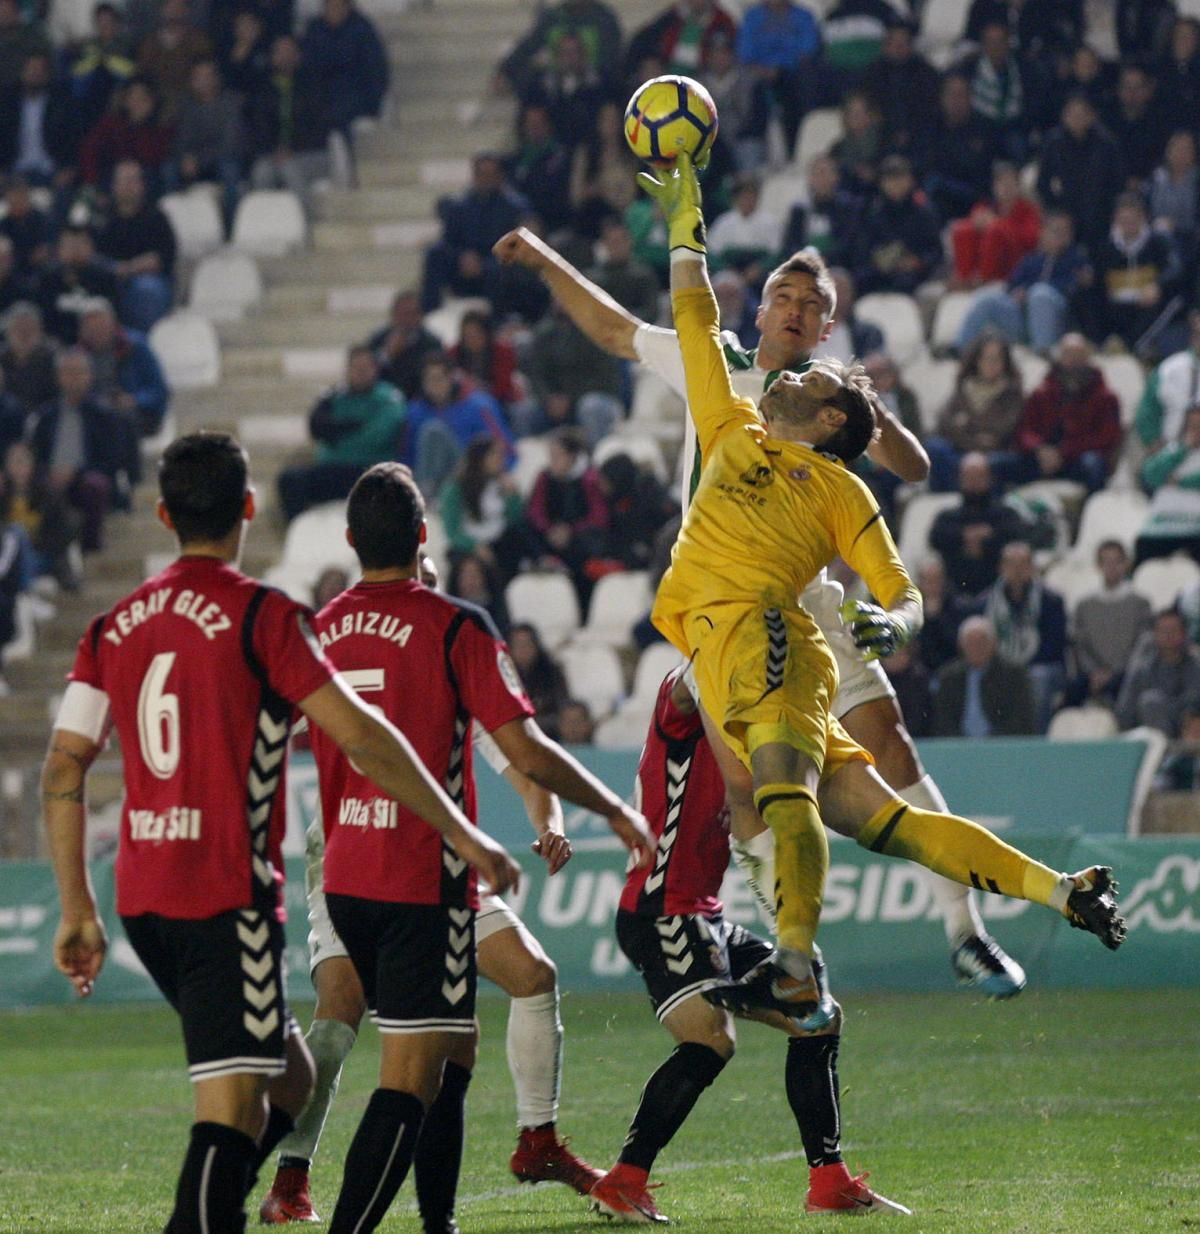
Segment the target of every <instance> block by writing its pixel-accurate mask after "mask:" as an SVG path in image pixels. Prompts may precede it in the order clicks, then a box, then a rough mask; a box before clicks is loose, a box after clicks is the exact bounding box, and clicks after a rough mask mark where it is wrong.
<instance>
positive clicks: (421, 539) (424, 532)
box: [417, 519, 429, 544]
mask: <svg viewBox="0 0 1200 1234" xmlns="http://www.w3.org/2000/svg"><path fill="white" fill-rule="evenodd" d="M428 539H429V524H428V523H427V522H425V520H424V519H422V520H421V534H420V535H419V536H418V537H417V543H418V544H424V543H425V541H426V540H428Z"/></svg>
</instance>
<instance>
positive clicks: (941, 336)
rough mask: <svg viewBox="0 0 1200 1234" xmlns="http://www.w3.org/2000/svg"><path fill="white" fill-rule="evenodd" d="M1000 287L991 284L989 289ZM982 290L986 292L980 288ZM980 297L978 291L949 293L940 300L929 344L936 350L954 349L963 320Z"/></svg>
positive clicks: (935, 312) (934, 315)
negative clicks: (940, 348)
mask: <svg viewBox="0 0 1200 1234" xmlns="http://www.w3.org/2000/svg"><path fill="white" fill-rule="evenodd" d="M995 286H998V284H995V283H989V284H988V289H989V290H990V289H991V288H992V287H995ZM980 290H981V291H982V290H984V289H983V288H980ZM978 295H979V292H977V291H948V292H946V294H945V295H943V296H942V297H941V298H940V299H939V300H938V305H937V309H936V310H935V311H934V314H933V327H932V328H931V329H930V331H929V342H930V345H931V346H933V347H934V348H939V347H953V346H954V340H955V339H957V338H958V331H959V328H960V327H961V326H962V323H963V318H964V317H966V315H967V313H968V312H970V309H971V305H972V304H974V303H975V298H976V297H977V296H978Z"/></svg>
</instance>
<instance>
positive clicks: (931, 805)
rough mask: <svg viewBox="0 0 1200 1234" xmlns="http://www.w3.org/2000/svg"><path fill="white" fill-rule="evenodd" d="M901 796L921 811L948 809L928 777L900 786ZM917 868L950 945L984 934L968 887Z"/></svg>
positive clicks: (955, 945)
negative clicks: (932, 899)
mask: <svg viewBox="0 0 1200 1234" xmlns="http://www.w3.org/2000/svg"><path fill="white" fill-rule="evenodd" d="M900 796H901V797H902V798H903V799H904V800H905V801H907V802H908V803H909V804H910V805H914V806H919V807H920V808H921V809H922V810H933V811H934V812H935V813H937V814H949V812H950V810H949V808H948V807H947V805H946V799H945V797H943V796H942V794H941V790H940V789H939V788H938V786H937V785H936V784H935V783H934V782H933V778H932V777H931V776H923V777H922V778H921V779H920V780H918V781H917V782H916V784H910V785H909V786H908V787H907V788H902V789H900ZM919 869H920V871H921V873H922V875H923V876H924V878H925V886H926V887H928V888H929V893H930V895H932V896H933V898H934V901H935V902H936V903H937V906H938V909H939V910H940V912H941V914H942V925H943V926H945V929H946V938H947V939H948V940H949V942H950V946H951V947H958V946H959V945H960V944H961V943H963V942H964V941H965V940H966V939H968V938H970V937H971V935H972V934H977V935H980V936H986V934H987V931H986V930H985V929H984V928H983V920H982V918H981V917H980V916H979V909H978V907H977V906H976V904H975V896H974V894H973V893H972V891H971V888H970V887H967V886H966V885H965V884H963V883H956V882H954V881H953V880H952V879H949V878H943V877H942V876H941V875H940V874H935V873H934V872H933V871H932V870H927V869H926V868H925V867H924V866H920V867H919Z"/></svg>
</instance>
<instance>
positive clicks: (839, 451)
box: [642, 156, 1123, 1029]
mask: <svg viewBox="0 0 1200 1234" xmlns="http://www.w3.org/2000/svg"><path fill="white" fill-rule="evenodd" d="M676 168H677V170H676V172H675V173H674V174H673V175H670V176H668V177H666V178H664V179H661V180H660V179H657V178H655V177H652V176H647V175H643V177H642V180H643V183H644V184H646V185H647V187H648V188H649V189H650V191H652V192H653V193H654V195H655V196H656V198H657V199H658V200H659V203H660V205H661V206H662V208H663V211H664V214H665V215H666V217H667V221H668V231H669V238H670V243H671V249H672V263H671V285H672V302H673V307H674V315H675V324H676V329H677V330H678V332H679V338H680V346H681V348H682V352H683V358H684V370H685V373H686V376H687V391H688V404H689V407H690V409H691V414H692V418H693V420H694V422H695V425H696V431H697V435H698V439H699V447H700V451H701V458H702V460H703V466H702V471H701V477H700V483H699V486H698V488H697V490H696V495H695V498H694V500H693V502H692V505H691V506H690V508H689V509H688V512H687V514H686V516H685V518H684V523H683V527H682V529H681V531H680V535H679V539H678V541H677V542H676V545H675V549H674V552H673V554H672V563H671V567H670V569H669V570H668V571H667V573H666V575H665V576H664V578H663V581H662V583H661V584H660V586H659V590H658V595H657V597H656V600H655V605H654V610H653V614H652V616H653V620H654V623H655V625H656V626H657V627H658V629H659V630H660V631H661V632H662V633H663V634H664V635H665V636H666V637H667V638H668V640H669V641H670V642H672V643H673V644H674V645H675V646H676V647H677V648H678V649H679V650H680V651H681V652H682V653H683V654H684V655H685V656H686V657H687V658H689V659H694V660H695V673H696V680H697V683H698V686H699V691H700V698H701V703H702V705H703V707H704V710H705V711H706V712H707V713H708V715H709V716H710V717H711V718H712V719H713V720H714V721H715V722H716V724H717V725H718V726H719V728H720V731H721V735H722V737H723V738H724V740H725V742H726V743H727V744H728V745H729V746H730V747H731V748H732V749H733V750H734V752H735V753H736V754H737V755H738V757H739V759H740V760H741V761H742V763H743V764H744V765H745V766H746V767H748V768H749V770H750V772H751V774H752V776H753V780H754V800H755V805H756V806H757V807H758V810H759V813H760V814H761V815H762V817H763V820H764V821H765V822H766V824H767V826H768V827H769V828H770V829H771V832H772V835H773V836H774V840H775V845H774V848H775V900H776V917H777V925H778V935H779V950H778V953H777V955H776V957H775V958H774V959H773V960H771V961H769V962H767V963H765V964H763V965H761V966H760V967H759V969H757V970H755V972H754V973H753V974H751V975H749V976H748V977H747V978H746V979H745V980H744V981H743V982H741V983H739V984H738V986H737V987H733V988H728V989H726V990H725V991H724V993H723V997H724V998H725V1000H726V1005H728V1006H730V1007H733V1008H736V1007H754V1006H757V1007H769V1008H776V1009H780V1010H789V1011H791V1012H793V1013H794V1014H796V1015H797V1017H798V1018H799V1019H800V1023H801V1027H802V1028H806V1029H817V1028H820V1027H823V1026H825V1025H826V1024H828V1023H829V1022H830V1021H831V1019H832V1016H833V1010H832V1003H831V1000H829V999H828V997H827V996H822V994H821V991H820V990H819V989H818V987H817V983H816V981H815V978H814V974H813V971H812V964H811V960H812V955H813V947H814V942H815V934H816V927H817V921H818V918H819V914H820V904H821V898H822V894H823V890H824V880H825V873H826V870H827V868H828V860H829V854H828V847H827V843H826V840H825V834H824V830H823V828H822V825H821V816H820V813H819V810H818V806H817V800H816V793H817V789H818V786H819V785H820V783H821V781H822V779H823V778H828V779H829V780H830V789H832V788H833V787H834V786H835V785H837V786H838V791H837V792H835V793H833V796H832V802H831V809H832V812H833V813H836V814H843V813H845V814H848V815H849V823H848V825H849V826H850V827H851V829H852V830H855V829H856V838H857V840H858V842H859V843H860V844H862V845H863V846H864V847H869V848H871V849H873V850H874V851H877V852H884V853H888V854H890V855H896V856H902V857H907V858H910V859H912V860H915V861H918V862H919V863H920V864H923V865H927V866H929V867H930V868H932V869H934V870H936V871H937V872H939V873H941V874H944V875H947V876H949V877H951V878H954V879H956V880H957V881H960V882H963V883H966V884H973V885H975V886H977V887H981V888H986V889H989V890H993V891H996V892H999V893H1002V894H1007V895H1014V896H1018V897H1021V898H1024V899H1029V900H1033V901H1034V902H1037V903H1041V904H1046V905H1050V906H1052V907H1054V908H1056V909H1057V910H1058V911H1060V912H1062V913H1064V915H1066V916H1067V917H1068V919H1069V920H1071V921H1072V922H1073V923H1074V924H1077V925H1079V926H1081V927H1082V928H1086V929H1090V930H1092V931H1093V932H1095V933H1097V934H1099V935H1100V936H1101V938H1102V940H1103V941H1104V942H1105V943H1106V945H1108V946H1110V947H1116V946H1118V945H1119V944H1120V941H1121V938H1122V937H1123V923H1121V922H1120V919H1119V918H1118V916H1117V913H1116V907H1115V898H1114V897H1113V895H1112V894H1111V890H1110V888H1111V880H1110V878H1109V872H1108V871H1107V870H1100V869H1097V870H1092V871H1086V872H1084V873H1083V874H1080V875H1077V876H1074V877H1072V876H1068V875H1059V874H1057V873H1055V872H1054V871H1053V870H1050V869H1049V868H1048V867H1046V866H1044V865H1041V864H1040V863H1038V862H1034V861H1031V860H1030V859H1029V858H1027V857H1026V856H1025V855H1024V854H1022V853H1019V852H1018V851H1017V850H1015V849H1013V848H1010V847H1009V846H1008V845H1005V844H1003V843H1002V842H1001V841H999V840H997V839H996V838H995V837H994V836H992V835H990V834H989V833H988V832H986V831H984V830H983V829H982V828H980V827H978V826H976V825H975V824H973V823H970V822H968V821H967V820H965V819H957V818H955V817H953V816H950V815H938V814H933V813H932V812H930V811H928V810H924V809H920V808H918V807H915V806H911V805H906V803H904V802H903V801H901V800H899V799H898V798H897V797H896V796H895V794H894V793H893V792H892V790H891V789H890V788H888V787H887V785H886V784H885V783H884V782H883V781H882V779H880V778H879V777H878V775H876V774H875V773H874V772H873V771H871V770H868V768H867V767H866V765H865V762H866V761H869V756H868V755H867V754H866V753H865V751H863V749H862V748H861V747H859V746H858V745H856V744H855V743H854V742H853V741H852V740H851V739H850V738H849V737H848V736H847V734H846V732H845V730H844V729H843V728H842V727H841V725H840V724H839V723H838V722H837V720H836V719H834V718H833V717H832V716H831V715H830V711H829V707H830V703H831V701H832V699H833V697H834V695H835V693H836V690H837V667H836V664H835V662H834V660H833V657H832V655H831V653H830V651H829V648H828V644H827V643H826V642H825V639H824V638H823V637H822V635H821V633H820V631H819V630H818V629H817V627H816V624H815V623H814V622H813V620H812V618H811V617H810V615H809V614H808V613H807V612H806V611H805V610H804V609H803V608H802V607H801V606H800V604H799V603H798V601H797V599H796V597H797V596H799V595H800V593H801V592H802V591H803V590H804V588H805V587H806V586H807V585H808V584H809V583H810V582H811V581H812V580H813V578H814V577H815V576H816V575H817V573H818V571H819V570H820V569H821V568H822V567H823V566H825V565H827V564H828V562H829V561H830V560H831V559H832V558H833V557H834V556H835V555H840V556H841V557H843V558H844V559H845V560H846V561H847V563H848V564H849V565H850V566H851V567H852V568H853V569H855V570H856V571H858V573H860V574H862V575H863V577H864V578H865V580H866V582H867V584H868V586H869V587H870V589H871V591H872V593H873V594H874V595H875V596H877V597H878V598H879V600H880V603H881V605H882V606H883V607H877V606H870V608H869V611H868V614H867V617H866V618H865V619H864V621H863V622H862V623H861V624H863V625H864V626H866V627H869V629H867V630H865V631H864V633H863V636H864V637H865V638H871V637H874V636H875V634H876V633H878V635H879V636H880V637H881V638H886V640H887V641H891V642H893V643H900V642H903V641H904V640H905V639H906V638H907V637H910V636H911V635H912V633H914V632H915V630H916V629H917V628H918V626H919V623H920V616H921V612H920V596H919V594H918V593H917V591H916V589H915V588H914V587H913V585H912V583H911V581H910V580H909V578H908V576H907V574H906V573H905V571H904V567H903V566H902V565H901V563H900V560H899V558H898V557H897V555H896V551H895V546H894V544H893V543H892V539H891V536H890V534H889V533H888V531H887V527H886V525H885V524H884V522H883V520H882V517H881V515H880V512H879V508H878V506H877V505H876V504H875V501H874V498H873V497H872V496H871V495H870V492H869V491H868V490H867V488H866V486H865V485H864V484H863V483H862V482H861V481H860V480H859V479H858V478H857V477H855V476H854V475H852V474H851V473H850V472H848V471H847V470H846V468H845V463H847V462H851V461H853V460H854V459H856V458H857V457H858V456H859V455H860V454H861V453H862V452H863V450H864V449H865V448H866V446H867V445H868V444H869V442H870V441H871V440H872V438H873V437H874V435H875V432H876V424H875V412H874V404H873V400H872V398H871V397H870V395H869V392H868V390H867V385H866V379H865V374H863V373H862V370H861V369H860V368H850V369H847V368H845V367H844V366H842V365H841V364H839V363H837V362H836V361H822V362H821V363H819V364H815V365H813V367H812V368H810V369H809V371H808V372H807V373H805V374H803V375H796V374H791V373H782V374H780V375H779V377H778V378H777V379H776V380H775V382H774V383H773V384H772V386H771V388H770V389H769V390H768V391H767V393H766V394H765V395H764V396H763V399H762V403H761V407H762V413H763V418H762V419H760V418H759V416H758V414H757V411H756V409H755V407H754V404H753V403H752V402H751V401H750V400H747V399H739V398H738V396H737V395H736V394H735V393H734V391H733V389H732V387H731V385H730V381H729V374H728V371H727V369H726V367H725V360H724V356H723V354H722V351H721V345H720V341H719V338H718V328H717V310H716V301H715V299H714V297H713V294H712V290H711V288H710V287H709V284H708V276H707V272H706V269H705V264H704V228H703V222H702V219H701V214H700V189H699V184H698V181H697V179H696V175H695V170H694V168H693V167H692V164H691V162H690V160H689V159H687V158H686V156H683V157H680V158H679V159H678V160H677V164H676ZM764 422H765V423H764ZM839 772H841V773H842V774H839ZM867 807H871V808H867ZM862 819H866V820H867V821H866V822H865V823H862V822H861V821H860V822H859V823H858V825H857V827H856V824H855V820H862ZM720 993H721V991H719V990H717V991H712V992H710V994H720Z"/></svg>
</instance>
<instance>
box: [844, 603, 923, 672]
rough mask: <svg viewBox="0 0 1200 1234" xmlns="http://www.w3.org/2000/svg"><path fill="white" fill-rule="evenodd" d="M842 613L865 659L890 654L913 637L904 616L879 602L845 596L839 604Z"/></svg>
mask: <svg viewBox="0 0 1200 1234" xmlns="http://www.w3.org/2000/svg"><path fill="white" fill-rule="evenodd" d="M841 615H842V620H843V621H844V622H845V623H846V625H847V626H849V628H850V634H851V635H852V636H853V638H854V645H855V647H858V648H859V649H860V650H862V651H864V652H866V658H867V659H868V660H879V659H884V658H886V657H887V656H890V655H892V654H893V653H894V652H896V651H898V650H899V649H900V648H901V647H903V646H904V644H905V643H907V642H908V640H909V639H910V638H911V637H912V630H911V629H910V628H909V624H908V622H907V621H905V620H904V618H903V617H897V616H896V614H895V613H889V612H888V611H887V609H885V608H880V607H879V605H878V604H867V603H866V602H865V601H863V600H847V601H846V602H845V603H844V604H843V605H842V607H841Z"/></svg>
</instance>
